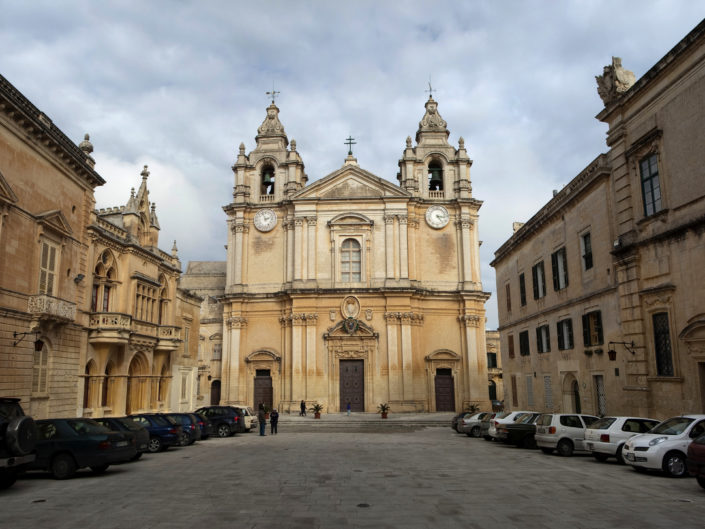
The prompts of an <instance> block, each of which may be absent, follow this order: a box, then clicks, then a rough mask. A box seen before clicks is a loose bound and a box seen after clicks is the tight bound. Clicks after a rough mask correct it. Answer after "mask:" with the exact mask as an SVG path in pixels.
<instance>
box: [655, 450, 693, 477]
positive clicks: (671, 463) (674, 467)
mask: <svg viewBox="0 0 705 529" xmlns="http://www.w3.org/2000/svg"><path fill="white" fill-rule="evenodd" d="M661 468H663V471H664V472H665V473H666V474H668V476H669V477H671V478H681V477H683V476H685V475H686V473H687V469H686V466H685V457H684V456H683V454H681V453H680V452H668V453H667V454H666V455H665V456H664V458H663V465H662V466H661Z"/></svg>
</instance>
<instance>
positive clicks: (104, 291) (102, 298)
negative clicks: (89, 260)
mask: <svg viewBox="0 0 705 529" xmlns="http://www.w3.org/2000/svg"><path fill="white" fill-rule="evenodd" d="M115 266H116V263H115V258H114V257H113V256H112V254H111V253H110V251H109V250H105V251H104V252H103V253H102V254H101V255H100V258H99V259H98V264H96V266H95V269H94V270H93V292H92V296H91V311H92V312H110V306H111V304H110V297H111V294H113V293H114V292H113V289H114V287H115V285H116V279H117V273H116V271H115Z"/></svg>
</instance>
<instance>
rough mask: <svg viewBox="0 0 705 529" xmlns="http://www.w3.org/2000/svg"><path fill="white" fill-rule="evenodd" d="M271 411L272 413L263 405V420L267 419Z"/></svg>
mask: <svg viewBox="0 0 705 529" xmlns="http://www.w3.org/2000/svg"><path fill="white" fill-rule="evenodd" d="M271 411H272V409H271V408H270V407H269V406H267V405H266V404H265V405H264V418H265V419H269V412H271Z"/></svg>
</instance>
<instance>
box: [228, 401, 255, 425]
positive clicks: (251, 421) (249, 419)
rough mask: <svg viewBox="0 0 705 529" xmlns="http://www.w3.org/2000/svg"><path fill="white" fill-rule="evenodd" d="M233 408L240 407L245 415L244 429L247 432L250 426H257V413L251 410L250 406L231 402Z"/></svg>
mask: <svg viewBox="0 0 705 529" xmlns="http://www.w3.org/2000/svg"><path fill="white" fill-rule="evenodd" d="M233 406H234V407H235V408H240V409H241V410H242V413H243V414H244V415H245V429H246V430H247V431H248V432H249V431H250V430H252V428H257V426H258V423H257V414H256V413H255V412H254V411H252V408H250V407H249V406H245V405H244V404H233Z"/></svg>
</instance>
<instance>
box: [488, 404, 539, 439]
mask: <svg viewBox="0 0 705 529" xmlns="http://www.w3.org/2000/svg"><path fill="white" fill-rule="evenodd" d="M525 413H531V412H530V411H509V412H504V413H498V414H497V415H496V416H495V418H494V419H492V420H491V421H490V429H489V430H488V431H487V435H485V441H491V440H492V439H494V438H495V437H496V436H497V425H498V424H509V423H512V422H514V421H515V420H517V419H518V418H519V416H520V415H524V414H525Z"/></svg>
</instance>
